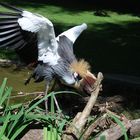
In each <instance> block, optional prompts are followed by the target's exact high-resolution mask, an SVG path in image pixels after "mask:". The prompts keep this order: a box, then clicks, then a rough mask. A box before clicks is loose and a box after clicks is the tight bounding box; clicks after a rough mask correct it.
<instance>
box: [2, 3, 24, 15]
mask: <svg viewBox="0 0 140 140" xmlns="http://www.w3.org/2000/svg"><path fill="white" fill-rule="evenodd" d="M0 5H1V6H3V7H5V8H8V9H11V10H14V11H16V12H20V13H22V12H23V10H22V9H19V8H16V7H14V6H11V5H9V4H8V3H6V2H0Z"/></svg>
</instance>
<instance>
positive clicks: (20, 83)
mask: <svg viewBox="0 0 140 140" xmlns="http://www.w3.org/2000/svg"><path fill="white" fill-rule="evenodd" d="M31 72H32V70H29V69H27V68H16V66H12V67H11V66H10V67H0V83H2V81H3V79H4V78H5V77H6V78H8V81H7V86H8V87H10V86H11V87H12V88H13V90H12V94H11V96H14V95H17V94H18V93H22V92H23V93H31V92H42V91H44V87H45V85H44V84H45V83H44V82H41V83H34V81H33V79H32V80H31V82H30V83H29V84H28V85H26V86H25V85H24V82H25V80H26V78H28V77H29V75H30V74H31ZM30 98H32V97H31V96H30V95H29V96H27V97H26V96H25V97H24V98H23V97H22V98H21V97H20V99H18V98H17V99H16V98H15V99H12V101H11V102H12V103H14V102H26V101H27V100H29V99H30Z"/></svg>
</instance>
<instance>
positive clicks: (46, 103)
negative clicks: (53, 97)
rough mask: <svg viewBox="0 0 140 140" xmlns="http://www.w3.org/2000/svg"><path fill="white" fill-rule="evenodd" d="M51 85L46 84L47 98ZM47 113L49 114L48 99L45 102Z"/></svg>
mask: <svg viewBox="0 0 140 140" xmlns="http://www.w3.org/2000/svg"><path fill="white" fill-rule="evenodd" d="M48 90H49V84H48V83H47V82H46V89H45V96H47V95H48ZM45 111H46V114H47V113H48V99H46V100H45Z"/></svg>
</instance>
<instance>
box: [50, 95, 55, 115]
mask: <svg viewBox="0 0 140 140" xmlns="http://www.w3.org/2000/svg"><path fill="white" fill-rule="evenodd" d="M50 94H51V113H54V112H55V110H54V94H53V93H50Z"/></svg>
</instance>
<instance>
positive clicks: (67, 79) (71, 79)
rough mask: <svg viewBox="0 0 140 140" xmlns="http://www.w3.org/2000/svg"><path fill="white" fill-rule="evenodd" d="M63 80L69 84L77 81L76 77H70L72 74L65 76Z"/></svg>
mask: <svg viewBox="0 0 140 140" xmlns="http://www.w3.org/2000/svg"><path fill="white" fill-rule="evenodd" d="M63 80H64V82H65V83H66V84H68V85H72V84H74V83H75V79H74V78H73V77H70V76H64V77H63Z"/></svg>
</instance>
